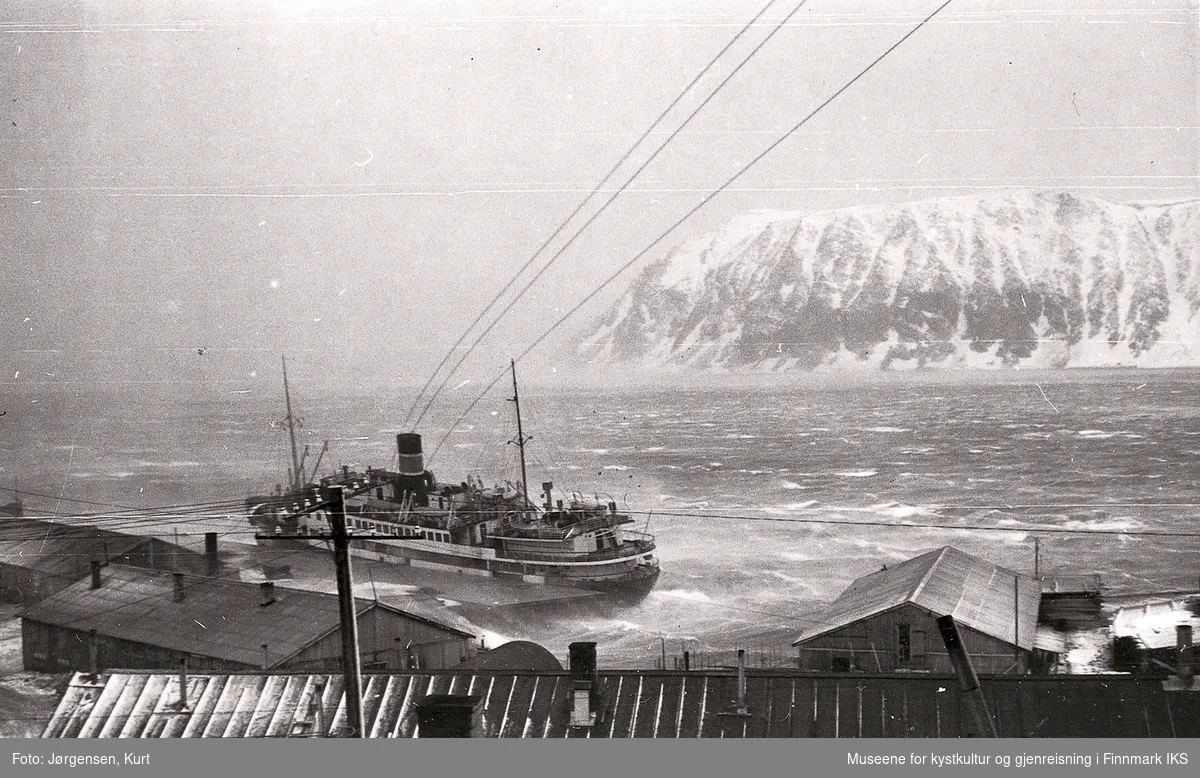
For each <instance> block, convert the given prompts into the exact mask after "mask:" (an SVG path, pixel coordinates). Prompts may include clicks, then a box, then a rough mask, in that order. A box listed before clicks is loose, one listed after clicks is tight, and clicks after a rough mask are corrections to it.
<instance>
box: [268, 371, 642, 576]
mask: <svg viewBox="0 0 1200 778" xmlns="http://www.w3.org/2000/svg"><path fill="white" fill-rule="evenodd" d="M284 395H285V398H286V401H287V413H288V415H287V418H286V422H287V426H288V431H289V435H290V437H291V441H292V458H293V469H292V474H293V479H292V484H291V486H290V488H289V489H287V490H282V489H277V492H278V493H277V494H275V495H270V496H258V497H250V498H248V499H247V501H246V510H247V514H248V518H249V522H250V524H251V525H252V526H254V527H255V528H256V530H257V531H258V533H260V534H259V535H258V537H259V541H258V542H259V543H260V544H262V545H284V546H292V545H294V544H297V543H299V544H303V545H311V546H317V547H321V548H325V547H326V546H327V543H328V542H329V541H328V538H329V537H330V532H331V525H330V522H329V515H328V512H327V510H326V508H324V507H322V505H323V503H322V495H323V494H324V492H325V490H327V489H328V488H329V487H333V486H342V487H345V491H344V494H345V500H344V503H345V517H346V528H347V530H348V532H349V534H350V536H351V538H352V540H351V541H350V553H351V554H352V555H353V556H356V557H359V558H363V559H370V560H374V561H381V562H390V563H395V564H401V565H410V566H412V567H423V568H430V569H435V570H445V571H452V572H457V573H464V574H469V575H476V576H481V577H488V578H490V577H506V578H513V579H519V580H522V581H525V582H527V583H533V584H554V585H559V586H573V587H580V588H584V589H591V590H597V591H602V592H606V593H610V594H613V595H634V596H641V595H644V594H645V593H646V592H648V591H649V590H650V588H651V587H653V585H654V582H655V581H656V580H657V579H658V574H659V566H658V559H657V557H656V555H655V543H654V537H653V536H652V535H651V534H649V533H648V532H642V531H637V530H635V529H632V528H630V525H632V524H634V520H633V518H632V517H631V516H629V515H628V514H625V513H620V512H618V510H617V505H616V503H615V502H612V501H608V502H605V501H604V500H601V499H599V498H592V499H586V498H584V497H583V496H582V495H579V494H574V495H572V496H571V498H570V499H569V500H565V501H564V500H562V499H558V500H555V499H554V494H555V493H554V484H553V483H552V482H549V481H548V482H545V483H543V484H542V492H543V499H542V503H541V504H540V505H536V504H534V503H533V502H532V501H531V500H530V499H529V498H528V496H527V493H526V489H525V483H526V481H525V473H526V470H525V443H526V441H527V440H528V438H527V437H526V436H525V435H524V432H523V430H522V429H521V422H520V419H521V415H520V414H521V411H520V400H519V397H518V395H517V383H516V367H515V365H514V366H513V398H512V399H513V401H514V403H515V406H516V410H517V438H516V440H515V441H514V442H515V443H517V444H518V447H519V449H520V452H521V482H520V484H519V485H513V484H508V483H506V484H504V485H500V486H492V487H485V486H484V484H483V483H482V481H480V480H479V479H477V478H474V477H470V476H468V478H467V480H466V481H463V482H461V483H457V484H443V483H440V482H438V481H437V480H436V479H435V478H434V475H433V473H431V472H430V471H429V470H427V469H426V468H425V464H424V454H423V451H422V445H421V436H420V435H419V434H417V433H412V432H408V433H401V434H399V435H397V436H396V452H397V455H398V466H397V468H396V470H387V469H374V468H367V470H366V472H361V471H355V470H351V469H350V468H349V467H343V468H342V470H341V472H338V473H336V474H333V475H329V476H325V477H322V478H320V479H319V481H315V482H313V481H311V480H310V481H309V482H308V483H305V478H304V476H303V465H302V462H301V461H300V460H299V458H298V457H297V455H296V444H295V429H294V424H293V421H294V420H293V417H292V412H291V397H290V393H289V392H288V388H287V365H286V362H285V363H284ZM322 453H323V452H322ZM319 463H320V462H319V459H318V465H319ZM314 473H315V471H314ZM264 536H266V537H264ZM274 536H277V537H274Z"/></svg>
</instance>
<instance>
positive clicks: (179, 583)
mask: <svg viewBox="0 0 1200 778" xmlns="http://www.w3.org/2000/svg"><path fill="white" fill-rule="evenodd" d="M173 575H174V577H175V592H174V595H173V596H172V598H171V599H173V600H174V601H175V602H183V573H174V574H173Z"/></svg>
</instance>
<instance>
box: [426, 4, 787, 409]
mask: <svg viewBox="0 0 1200 778" xmlns="http://www.w3.org/2000/svg"><path fill="white" fill-rule="evenodd" d="M774 2H775V0H768V2H767V4H766V5H764V6H763V7H762V9H761V10H760V11H759V12H758V13H757V14H756V15H755V16H754V18H753V19H751V20H750V22H749V23H747V24H746V26H745V27H743V28H742V29H740V30H738V32H737V34H736V35H734V36H733V38H732V39H730V41H729V42H728V43H726V44H725V46H724V47H723V48H722V49H721V50H720V51H719V52H717V55H716V56H715V57H713V58H712V59H711V60H710V61H709V62H708V64H707V65H705V66H704V68H703V69H701V71H700V72H699V73H697V74H696V76H695V77H694V78H693V79H692V80H691V81H690V82H689V83H688V85H687V86H685V87H684V88H683V90H682V91H680V93H679V94H678V95H677V96H676V97H675V99H674V100H672V101H671V103H670V105H668V106H667V107H666V108H665V109H663V111H662V113H660V114H659V115H658V118H656V119H655V120H654V122H653V123H652V124H651V125H650V126H649V127H648V128H647V129H646V131H645V132H643V133H642V135H641V136H640V137H639V138H638V139H637V140H636V141H634V143H633V145H632V146H630V147H629V149H628V150H626V152H625V154H624V155H623V156H622V157H621V158H620V159H619V160H618V161H617V163H616V164H615V165H613V166H612V168H611V169H610V170H609V171H608V172H607V173H606V174H605V175H604V178H603V179H601V180H600V182H599V183H598V184H596V188H595V189H593V190H592V191H591V192H590V193H589V194H588V195H587V197H585V198H584V199H583V201H582V202H580V203H579V205H578V206H577V207H576V208H575V210H574V211H572V212H571V215H570V216H568V217H567V218H566V219H565V220H564V221H563V222H562V224H560V225H559V226H558V228H557V229H556V230H555V231H554V233H553V234H552V235H551V236H550V237H549V238H547V239H546V240H545V241H544V242H543V243H542V245H541V246H540V247H539V248H538V250H537V251H535V252H534V253H533V256H531V257H530V258H529V259H528V261H526V262H525V264H524V265H522V266H521V268H520V270H518V271H517V272H516V273H514V274H513V276H512V278H510V279H509V281H508V283H506V284H505V285H504V288H503V289H501V290H500V291H499V292H497V293H496V296H495V297H493V298H492V300H491V302H489V303H488V304H487V306H486V307H485V308H484V309H483V310H482V311H480V313H479V315H478V316H477V317H476V318H475V321H473V322H471V325H470V326H469V327H467V329H466V330H465V331H464V332H463V334H462V336H461V337H460V338H459V339H458V340H457V341H456V342H455V343H454V345H453V346H452V347H451V348H450V350H449V351H448V352H446V356H445V357H443V358H442V361H441V362H440V363H438V366H437V367H436V368H435V369H434V371H433V374H432V375H430V376H429V380H428V381H426V382H425V386H423V387H422V388H421V392H420V393H418V395H417V399H416V400H415V401H414V402H413V405H412V407H411V408H409V412H408V414H407V415H406V416H405V417H404V423H405V424H407V423H408V420H409V418H410V417H411V416H412V412H413V410H415V409H416V407H417V405H418V404H419V403H420V398H421V395H422V394H424V392H425V390H426V389H428V388H429V386H430V385H431V384H432V383H433V380H434V378H436V376H437V373H438V371H440V370H441V369H442V367H443V366H444V365H445V364H446V362H448V361H449V360H450V357H451V355H452V354H453V353H454V351H455V350H456V349H458V347H459V346H460V345H462V342H463V341H464V340H466V338H467V335H469V334H470V332H471V330H473V329H474V328H475V325H477V324H478V323H479V322H480V321H482V320H483V318H484V317H485V316H486V315H487V313H488V311H490V310H491V309H492V307H493V306H494V305H495V304H496V303H497V302H498V301H499V300H500V298H501V297H503V296H504V293H505V292H507V291H508V290H509V289H510V288H511V287H512V285H513V284H514V283H516V281H517V279H518V278H519V277H520V275H521V274H522V273H524V272H525V270H526V269H528V268H529V266H530V265H532V264H533V262H534V260H536V259H537V258H538V256H539V255H541V253H542V252H543V251H545V250H546V247H547V246H549V245H550V243H551V242H552V241H553V240H554V239H555V238H557V237H558V236H559V235H560V234H562V232H563V230H565V229H566V227H567V225H568V224H569V223H570V222H571V220H572V219H574V218H575V217H576V216H577V215H578V214H579V213H580V211H582V210H583V208H584V206H586V205H587V204H588V202H590V201H591V199H592V198H593V197H594V196H595V195H596V194H597V193H598V192H600V190H601V189H602V188H603V187H604V185H605V184H606V183H608V180H609V179H610V178H612V177H613V175H614V174H615V173H616V172H617V170H619V169H620V167H621V166H622V165H623V164H625V162H626V161H627V160H628V159H629V158H630V156H632V155H633V152H634V151H635V150H636V149H637V148H638V147H639V146H640V145H641V144H642V142H643V141H644V140H646V138H647V137H648V136H649V135H650V134H651V133H652V132H653V131H654V129H655V128H656V127H658V126H659V124H660V123H661V122H662V121H663V119H665V118H666V116H667V114H668V113H670V112H671V110H672V109H674V108H675V106H676V105H678V104H679V102H680V101H681V100H683V98H684V97H685V96H686V95H688V94H689V93H690V92H691V90H692V89H693V88H694V87H695V86H696V84H698V83H699V82H700V81H701V79H703V78H704V75H705V74H706V73H708V71H709V70H710V69H711V68H712V67H713V65H715V64H716V63H717V61H718V60H719V59H720V58H721V57H723V56H724V55H725V52H727V51H729V49H730V48H731V47H732V46H733V45H734V44H735V43H737V41H738V40H739V39H740V38H741V37H742V35H743V34H745V32H746V31H747V30H749V29H750V28H751V27H753V26H754V24H755V23H757V22H758V20H759V18H760V17H761V16H762V15H763V14H764V13H765V12H766V10H767V9H768V8H770V7H771V5H772V4H773V3H774ZM806 2H808V0H800V4H799V5H797V6H796V8H795V9H793V10H792V11H791V13H789V14H788V15H787V16H786V17H784V19H783V21H781V22H780V23H779V24H778V25H776V26H775V28H774V29H772V30H771V32H770V33H769V34H768V35H767V37H766V38H764V39H763V40H762V41H761V42H760V43H759V44H758V45H757V46H756V47H755V48H754V49H753V50H752V51H751V52H750V53H749V54H748V55H747V56H746V58H745V59H743V60H742V61H741V63H739V64H738V65H737V66H736V67H734V68H733V70H732V71H731V72H730V73H729V75H728V76H726V78H725V79H724V80H723V81H721V83H720V84H718V85H717V87H716V88H715V89H714V90H713V91H712V93H711V94H710V95H709V96H708V97H707V98H705V99H704V101H703V102H702V103H700V105H698V106H697V107H696V108H695V109H694V110H693V111H692V112H691V113H690V114H688V116H687V118H686V119H684V121H683V124H681V125H680V126H679V127H678V128H677V129H676V130H675V131H674V132H672V133H671V134H670V135H668V136H667V138H666V140H664V141H663V142H662V143H660V144H659V145H658V148H656V149H655V150H654V152H653V153H652V154H651V155H650V157H649V158H648V159H647V160H646V161H645V162H643V163H642V164H641V166H640V167H638V169H637V170H635V171H634V172H633V174H632V175H631V176H629V178H628V179H626V181H625V183H624V184H622V185H621V186H619V187H617V189H616V191H615V192H614V193H613V195H612V196H611V197H609V198H608V200H606V201H605V202H604V204H603V205H601V206H600V208H599V209H598V210H597V211H596V212H595V213H594V214H592V216H591V217H590V218H589V219H588V220H587V221H586V222H585V223H584V225H583V226H582V227H580V228H579V229H578V230H577V231H576V232H575V234H574V235H572V236H571V238H570V239H569V240H568V241H567V242H566V243H565V244H564V245H563V246H562V247H561V248H559V250H558V251H557V252H556V253H555V254H554V256H552V257H551V258H550V261H549V262H547V263H546V265H545V266H544V267H543V268H542V269H541V270H539V271H538V272H537V273H536V274H535V275H534V277H533V278H532V279H530V281H529V282H528V283H527V284H526V285H525V286H524V287H523V288H522V289H521V290H520V291H519V292H518V293H517V296H516V297H515V298H513V300H512V301H511V302H510V303H509V304H508V306H507V307H506V308H505V309H504V310H503V311H501V312H500V314H499V315H498V316H497V317H496V318H495V320H494V321H493V322H492V323H491V324H489V325H488V326H487V327H485V328H484V330H483V332H481V333H480V334H479V336H478V337H477V338H476V339H475V340H474V341H473V342H472V343H471V345H470V346H469V347H467V349H466V351H464V352H463V353H462V355H461V356H460V357H459V358H458V361H457V362H455V363H454V366H453V367H451V368H450V372H449V373H448V374H447V375H446V378H445V379H444V380H443V381H442V383H441V384H440V385H439V386H438V388H437V390H436V391H434V392H433V394H432V395H431V396H430V397H429V399H428V400H427V401H426V403H425V405H424V407H422V409H421V413H420V414H419V415H418V416H417V420H416V421H415V422H413V427H416V426H418V425H419V424H420V423H421V420H422V419H423V418H425V414H426V413H428V412H429V408H430V406H431V405H433V402H434V401H435V400H436V399H437V397H438V395H439V394H441V392H442V390H443V389H445V388H446V386H447V385H448V384H449V383H450V378H451V377H452V376H453V375H454V373H455V372H456V371H457V370H458V368H459V367H461V366H462V363H463V362H464V361H465V360H466V358H467V357H468V356H469V355H470V354H471V352H472V351H474V350H475V347H476V346H478V345H479V342H480V341H481V340H483V338H485V337H486V336H487V334H488V333H489V332H491V331H492V328H494V327H495V326H496V324H497V323H498V322H499V321H500V320H501V319H502V318H504V315H505V314H506V313H508V311H509V309H511V308H512V306H513V305H515V304H516V302H517V301H518V300H520V299H521V297H522V296H523V295H524V294H525V292H526V291H528V290H529V287H530V286H532V285H533V284H534V283H536V282H537V280H538V279H539V278H540V277H541V276H542V274H543V273H545V272H546V270H547V269H548V268H549V267H550V266H551V265H552V264H554V261H555V260H557V259H558V258H559V256H561V255H562V253H563V252H564V251H566V250H567V249H568V248H569V247H570V246H571V244H572V243H574V242H575V239H576V238H578V237H579V235H580V234H581V233H582V232H583V231H584V230H586V229H587V228H588V227H589V226H591V224H592V222H594V221H595V220H596V219H597V218H598V217H599V216H600V215H601V214H602V213H604V211H605V210H606V209H607V208H608V206H609V205H611V204H612V202H613V201H614V200H615V199H616V198H617V196H618V195H620V194H621V192H623V191H624V190H625V188H626V187H628V186H629V184H630V183H632V182H633V180H634V179H635V178H637V176H638V175H639V174H641V172H642V171H643V170H644V169H645V168H646V166H647V165H649V164H650V163H651V162H653V161H654V159H655V158H656V157H657V156H658V155H659V153H660V152H661V151H662V150H663V149H664V148H666V146H667V144H669V143H670V142H671V141H672V140H673V139H674V138H675V136H676V135H678V134H679V132H680V131H681V130H682V129H683V128H684V127H686V126H687V124H688V123H689V122H691V120H692V118H693V117H695V116H696V114H697V113H699V112H700V110H701V109H703V108H704V106H705V105H707V104H708V102H709V100H711V99H712V98H713V97H715V96H716V94H717V93H718V92H720V91H721V89H722V88H723V87H724V86H725V84H726V83H728V82H729V79H731V78H732V77H733V76H734V75H735V74H736V73H737V72H738V71H739V70H741V68H742V66H743V65H745V64H746V62H748V61H749V60H750V58H751V57H753V56H754V55H755V54H756V53H757V52H758V50H759V49H761V48H762V47H763V45H764V44H766V42H767V41H769V40H770V39H771V38H772V36H774V35H775V33H776V32H778V31H779V29H780V28H781V27H783V25H784V24H785V23H786V22H787V21H788V20H789V19H791V17H792V16H793V15H794V14H795V13H796V11H799V10H800V8H801V7H802V6H803V5H804V4H805V3H806Z"/></svg>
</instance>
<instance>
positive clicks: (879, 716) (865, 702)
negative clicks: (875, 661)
mask: <svg viewBox="0 0 1200 778" xmlns="http://www.w3.org/2000/svg"><path fill="white" fill-rule="evenodd" d="M884 695H885V687H884V685H883V684H879V683H873V684H871V685H870V686H866V687H865V688H863V689H862V692H861V697H860V699H861V706H860V710H861V711H862V720H861V724H862V727H861V730H860V735H861V736H862V737H883V736H884V730H885V726H884V721H883V715H884V712H883V699H884Z"/></svg>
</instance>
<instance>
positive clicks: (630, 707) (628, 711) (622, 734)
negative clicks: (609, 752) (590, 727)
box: [564, 676, 642, 738]
mask: <svg viewBox="0 0 1200 778" xmlns="http://www.w3.org/2000/svg"><path fill="white" fill-rule="evenodd" d="M564 682H566V681H565V679H564ZM641 683H642V679H641V677H640V676H637V677H634V676H621V677H620V679H619V681H618V683H617V688H616V691H615V692H614V695H613V702H612V707H611V711H612V712H611V714H610V715H611V716H612V724H611V725H610V726H609V737H616V738H626V737H633V714H634V712H635V711H636V709H637V697H638V687H639V686H640V685H641Z"/></svg>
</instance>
